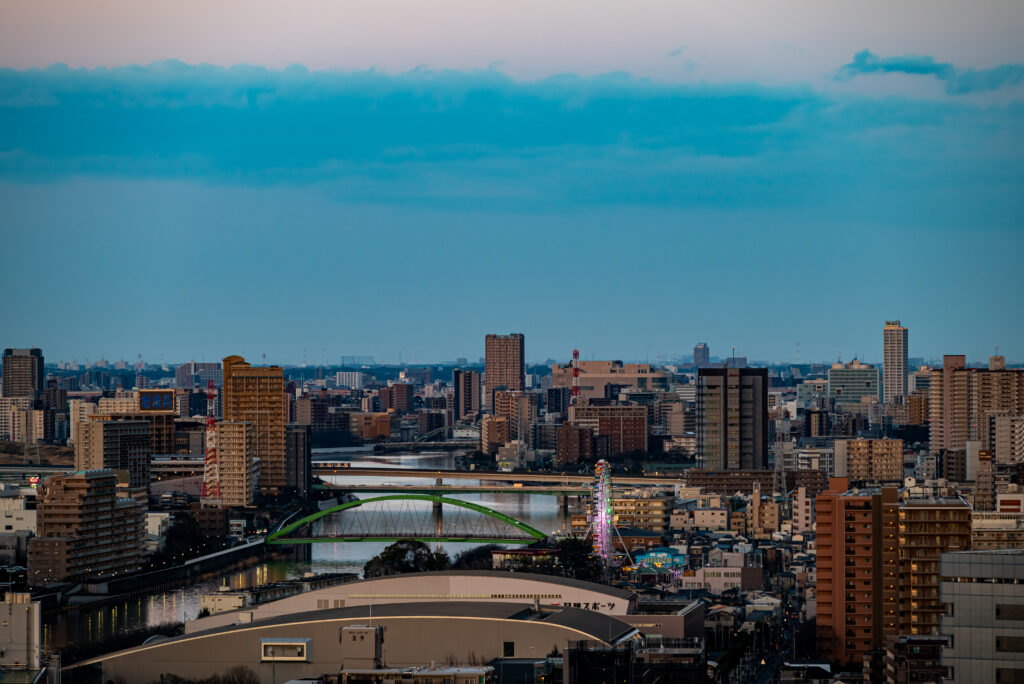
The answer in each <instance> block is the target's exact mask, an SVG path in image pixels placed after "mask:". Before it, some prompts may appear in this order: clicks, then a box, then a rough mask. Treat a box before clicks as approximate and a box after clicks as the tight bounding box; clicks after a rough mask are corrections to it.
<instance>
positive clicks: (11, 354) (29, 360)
mask: <svg viewBox="0 0 1024 684" xmlns="http://www.w3.org/2000/svg"><path fill="white" fill-rule="evenodd" d="M42 389H43V350H42V349H39V348H32V349H4V357H3V388H2V390H3V392H2V395H3V396H5V397H34V396H36V394H37V393H39V392H40V391H41V390H42Z"/></svg>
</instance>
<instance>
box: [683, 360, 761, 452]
mask: <svg viewBox="0 0 1024 684" xmlns="http://www.w3.org/2000/svg"><path fill="white" fill-rule="evenodd" d="M767 451H768V371H767V369H765V368H701V369H700V370H699V371H698V373H697V458H698V462H699V463H700V464H701V466H702V467H703V468H707V469H709V470H761V469H762V468H764V467H765V463H766V462H767Z"/></svg>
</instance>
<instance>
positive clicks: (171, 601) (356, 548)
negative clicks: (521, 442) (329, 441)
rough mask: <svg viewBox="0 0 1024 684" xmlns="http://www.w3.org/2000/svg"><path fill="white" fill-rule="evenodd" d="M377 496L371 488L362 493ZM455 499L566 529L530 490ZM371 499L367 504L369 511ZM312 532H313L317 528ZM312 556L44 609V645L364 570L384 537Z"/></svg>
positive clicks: (427, 457) (355, 457)
mask: <svg viewBox="0 0 1024 684" xmlns="http://www.w3.org/2000/svg"><path fill="white" fill-rule="evenodd" d="M314 458H315V459H330V460H332V461H349V462H351V464H352V469H353V470H355V469H357V468H366V467H372V468H430V469H437V470H446V469H447V470H450V469H453V468H454V467H455V459H456V454H455V453H452V452H419V453H412V452H408V453H406V452H400V453H390V454H373V453H370V452H367V451H351V450H337V451H333V450H330V449H318V450H316V451H315V453H314ZM327 479H328V480H330V481H332V482H335V483H341V482H342V481H344V482H346V483H349V484H353V485H355V484H361V485H382V484H385V483H387V482H389V480H388V479H387V478H384V477H358V476H356V475H355V474H353V475H345V476H337V477H329V478H327ZM400 482H401V483H402V484H409V485H413V484H434V479H433V478H423V479H420V478H402V479H401V480H400ZM478 483H479V481H478V480H451V481H446V484H452V485H463V486H470V485H474V484H478ZM367 496H376V495H373V494H367V495H363V497H361V498H365V497H367ZM457 498H460V499H464V500H466V501H473V502H478V503H480V504H481V505H483V506H487V507H488V508H492V509H494V510H497V511H501V512H502V513H506V514H508V515H511V516H512V517H514V518H518V519H519V520H522V521H523V522H525V523H528V524H529V525H532V526H533V527H535V528H537V529H538V530H540V531H542V532H546V533H551V532H556V531H559V532H561V531H565V530H566V529H567V527H568V524H569V521H568V518H567V516H566V514H565V513H564V512H563V511H562V510H561V508H560V507H559V504H558V498H557V497H553V496H544V495H529V494H485V493H481V494H460V495H458V496H457ZM375 505H376V504H373V505H371V504H367V506H366V508H367V509H370V508H371V507H372V506H375ZM362 508H363V507H360V508H355V509H351V510H349V511H345V512H344V513H342V514H341V515H345V516H354V517H359V516H369V515H371V511H370V510H367V511H363V510H362ZM401 508H402V510H403V511H404V513H402V515H411V513H412V512H414V510H415V509H419V510H423V511H428V510H430V508H431V504H430V503H429V502H426V501H424V502H404V503H402V504H401ZM315 531H316V530H314V532H315ZM312 546H313V548H312V558H311V559H310V560H308V561H270V562H265V563H261V564H259V565H256V566H253V567H251V568H247V569H245V570H240V571H236V572H231V573H225V574H224V575H223V576H221V577H219V578H217V579H214V580H211V581H208V582H203V583H200V584H194V585H192V586H188V587H182V588H180V589H177V590H174V591H162V592H155V593H153V594H149V595H143V596H134V597H132V598H131V599H129V600H125V601H122V602H119V603H114V604H110V603H107V604H104V605H102V606H92V607H81V608H76V609H72V610H67V611H60V612H55V613H51V614H47V615H45V616H44V618H43V635H42V640H43V646H44V648H48V647H59V646H61V645H63V644H65V643H68V642H73V643H83V642H90V641H95V640H101V639H106V638H109V637H110V636H112V635H114V634H117V633H118V632H122V631H128V630H131V629H134V628H137V627H140V626H150V627H152V626H156V625H160V624H164V623H168V622H184V621H187V620H192V619H194V618H195V617H196V616H197V615H198V614H199V600H200V596H202V595H203V594H205V593H209V592H212V591H216V590H217V588H218V587H220V586H230V587H231V588H233V589H245V588H248V587H254V586H259V585H262V584H267V583H272V582H279V581H282V580H287V579H297V578H300V577H302V576H303V574H304V573H306V572H314V573H324V572H354V573H358V574H360V575H361V574H362V570H363V566H364V565H365V564H366V562H367V561H368V560H370V559H371V558H373V557H374V556H375V555H377V554H378V553H380V552H381V551H382V550H383V549H384V548H385V547H386V546H387V544H386V543H371V542H359V543H334V544H331V543H322V544H313V545H312ZM440 546H441V548H443V549H444V550H445V551H446V552H447V553H448V555H449V556H450V557H452V558H454V557H455V556H456V555H458V554H459V553H460V552H462V551H464V550H466V549H470V548H473V547H474V546H475V545H474V544H460V543H446V544H441V545H440Z"/></svg>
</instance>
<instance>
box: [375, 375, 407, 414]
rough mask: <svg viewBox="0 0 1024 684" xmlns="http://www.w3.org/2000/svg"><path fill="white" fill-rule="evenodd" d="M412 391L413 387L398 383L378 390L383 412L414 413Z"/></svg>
mask: <svg viewBox="0 0 1024 684" xmlns="http://www.w3.org/2000/svg"><path fill="white" fill-rule="evenodd" d="M412 390H413V388H412V385H410V384H408V383H405V382H396V383H394V384H393V385H389V386H387V387H381V388H380V389H379V390H377V398H378V399H379V400H380V410H381V411H383V412H387V411H395V412H396V413H409V412H410V411H412V406H413V391H412Z"/></svg>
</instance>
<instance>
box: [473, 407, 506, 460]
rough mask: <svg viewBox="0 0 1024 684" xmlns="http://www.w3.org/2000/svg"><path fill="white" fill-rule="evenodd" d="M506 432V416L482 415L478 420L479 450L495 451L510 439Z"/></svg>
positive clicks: (493, 452) (487, 452)
mask: <svg viewBox="0 0 1024 684" xmlns="http://www.w3.org/2000/svg"><path fill="white" fill-rule="evenodd" d="M508 432H509V430H508V418H504V417H497V416H484V418H483V420H481V421H480V451H482V452H484V453H485V454H495V453H497V451H498V448H499V447H501V446H502V445H504V444H507V443H508V442H509V441H510V440H509V436H508Z"/></svg>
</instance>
